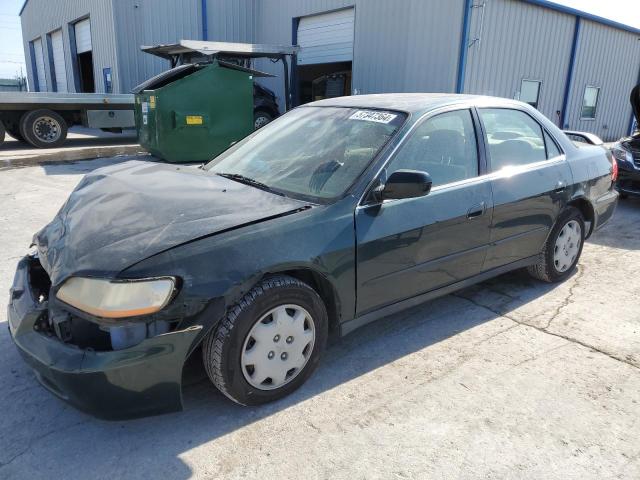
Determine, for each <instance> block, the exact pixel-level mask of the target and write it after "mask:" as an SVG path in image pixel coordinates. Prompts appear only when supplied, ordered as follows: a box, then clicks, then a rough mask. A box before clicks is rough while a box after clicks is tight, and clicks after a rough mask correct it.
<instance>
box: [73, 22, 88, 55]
mask: <svg viewBox="0 0 640 480" xmlns="http://www.w3.org/2000/svg"><path fill="white" fill-rule="evenodd" d="M75 28H76V52H77V53H82V52H88V51H89V50H91V23H90V22H89V19H88V18H87V19H85V20H81V21H79V22H78V23H76V26H75Z"/></svg>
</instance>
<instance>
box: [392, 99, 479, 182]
mask: <svg viewBox="0 0 640 480" xmlns="http://www.w3.org/2000/svg"><path fill="white" fill-rule="evenodd" d="M400 169H410V170H420V171H423V172H427V173H428V174H429V175H431V178H432V179H433V186H437V185H444V184H446V183H452V182H457V181H459V180H464V179H467V178H472V177H476V176H478V146H477V142H476V134H475V129H474V127H473V120H472V118H471V112H470V111H469V110H456V111H453V112H447V113H442V114H440V115H437V116H435V117H432V118H430V119H428V120H426V121H425V122H423V123H422V124H421V125H419V126H418V127H417V128H416V129H415V130H414V132H413V134H412V135H411V137H410V138H409V140H408V141H407V142H406V143H405V144H404V145H403V146H402V148H401V149H400V151H399V152H398V154H397V155H396V157H395V158H394V159H393V160H392V161H391V163H390V165H389V167H388V169H387V170H388V172H389V173H393V172H395V171H396V170H400Z"/></svg>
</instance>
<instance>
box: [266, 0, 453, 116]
mask: <svg viewBox="0 0 640 480" xmlns="http://www.w3.org/2000/svg"><path fill="white" fill-rule="evenodd" d="M348 6H354V7H355V26H354V28H355V32H354V46H353V49H354V52H353V55H354V58H353V80H352V88H353V91H354V93H356V92H357V93H359V94H365V93H381V92H420V91H422V92H450V91H453V90H454V88H455V79H456V71H457V59H458V52H459V46H460V34H461V28H462V8H463V2H462V1H461V0H459V1H451V0H430V1H428V2H425V1H423V0H403V1H401V2H397V1H394V2H390V1H388V0H296V1H291V0H263V1H259V2H257V10H256V15H255V19H256V20H255V22H256V41H257V42H258V43H280V44H290V43H291V41H292V19H293V18H295V17H302V16H306V15H313V14H317V13H323V12H327V11H330V10H335V9H339V8H343V7H348ZM259 68H260V69H262V70H266V71H268V72H271V73H274V74H276V75H279V78H278V79H268V80H261V82H262V83H264V84H265V85H266V86H267V87H269V88H271V89H273V90H275V91H276V93H277V95H278V97H279V101H280V105H281V106H282V104H283V102H282V95H283V91H282V87H281V86H282V78H281V75H282V68H281V66H280V65H273V64H269V63H268V62H264V61H263V62H259Z"/></svg>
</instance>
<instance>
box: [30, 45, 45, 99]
mask: <svg viewBox="0 0 640 480" xmlns="http://www.w3.org/2000/svg"><path fill="white" fill-rule="evenodd" d="M33 55H34V56H35V57H36V58H35V61H36V62H35V63H36V75H37V78H38V91H39V92H46V91H47V80H46V78H45V76H44V51H43V50H42V39H41V38H38V39H37V40H34V41H33Z"/></svg>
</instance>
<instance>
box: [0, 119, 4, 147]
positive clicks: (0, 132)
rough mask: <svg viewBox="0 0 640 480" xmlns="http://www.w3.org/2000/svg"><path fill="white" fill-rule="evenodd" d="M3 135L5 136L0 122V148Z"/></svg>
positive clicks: (2, 124)
mask: <svg viewBox="0 0 640 480" xmlns="http://www.w3.org/2000/svg"><path fill="white" fill-rule="evenodd" d="M4 134H5V129H4V123H2V122H0V146H2V144H3V143H4Z"/></svg>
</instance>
